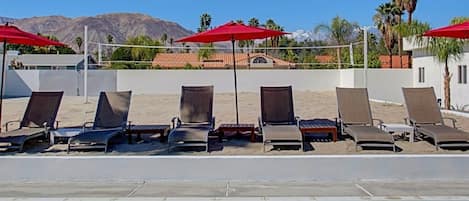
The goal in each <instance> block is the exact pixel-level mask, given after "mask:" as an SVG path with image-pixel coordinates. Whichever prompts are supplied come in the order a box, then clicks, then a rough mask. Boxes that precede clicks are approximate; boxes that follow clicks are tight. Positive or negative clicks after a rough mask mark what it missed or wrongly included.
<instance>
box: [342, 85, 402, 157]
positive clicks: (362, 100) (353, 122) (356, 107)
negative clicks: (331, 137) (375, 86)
mask: <svg viewBox="0 0 469 201" xmlns="http://www.w3.org/2000/svg"><path fill="white" fill-rule="evenodd" d="M336 93H337V106H338V110H339V121H340V124H341V128H342V133H346V134H349V135H350V136H352V137H353V139H354V141H355V148H356V150H358V146H361V147H392V149H393V151H394V152H395V151H396V146H395V144H394V138H393V136H392V135H391V134H389V133H387V132H384V131H382V130H381V129H379V128H377V127H375V126H374V124H373V121H379V122H380V124H382V123H383V121H381V120H379V119H373V117H372V115H371V107H370V102H369V98H368V91H367V89H366V88H339V87H337V88H336Z"/></svg>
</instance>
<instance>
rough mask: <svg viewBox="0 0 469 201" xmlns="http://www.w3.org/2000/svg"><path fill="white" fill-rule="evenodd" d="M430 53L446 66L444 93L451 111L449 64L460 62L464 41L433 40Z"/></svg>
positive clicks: (429, 46)
mask: <svg viewBox="0 0 469 201" xmlns="http://www.w3.org/2000/svg"><path fill="white" fill-rule="evenodd" d="M467 20H469V17H455V18H453V19H452V20H451V24H459V23H462V22H465V21H467ZM428 51H430V52H431V53H433V54H434V55H435V58H436V59H437V60H438V61H439V62H440V63H444V64H445V72H444V74H443V79H444V86H443V88H444V93H445V108H446V109H448V110H449V109H451V86H450V84H451V77H452V73H450V72H449V66H448V62H449V60H450V59H453V60H456V61H457V60H460V59H461V54H462V53H463V51H464V41H463V40H458V39H449V38H432V39H430V41H429V43H428Z"/></svg>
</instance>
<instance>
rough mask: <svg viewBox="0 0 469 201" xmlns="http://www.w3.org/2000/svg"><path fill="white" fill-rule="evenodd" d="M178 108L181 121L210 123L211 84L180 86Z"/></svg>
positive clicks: (211, 105)
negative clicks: (180, 92)
mask: <svg viewBox="0 0 469 201" xmlns="http://www.w3.org/2000/svg"><path fill="white" fill-rule="evenodd" d="M179 109H180V110H179V112H180V119H181V121H182V122H183V123H211V122H212V114H213V86H182V94H181V103H180V108H179Z"/></svg>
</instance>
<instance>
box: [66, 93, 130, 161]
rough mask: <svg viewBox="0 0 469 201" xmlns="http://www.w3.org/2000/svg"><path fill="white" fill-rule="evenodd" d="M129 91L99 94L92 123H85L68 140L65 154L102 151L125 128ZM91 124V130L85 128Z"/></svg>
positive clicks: (105, 150)
mask: <svg viewBox="0 0 469 201" xmlns="http://www.w3.org/2000/svg"><path fill="white" fill-rule="evenodd" d="M131 96H132V92H131V91H122V92H101V93H100V95H99V100H98V108H97V110H96V115H95V119H94V122H86V123H84V125H83V131H82V132H81V133H80V134H78V135H77V136H74V137H71V138H69V140H68V149H67V152H70V150H74V149H104V152H107V150H108V145H109V140H110V139H112V138H113V137H115V136H116V135H119V134H122V133H123V132H124V131H125V129H126V128H127V117H128V114H129V107H130V98H131ZM91 123H92V124H93V126H92V127H91V128H88V127H87V126H88V125H89V124H91Z"/></svg>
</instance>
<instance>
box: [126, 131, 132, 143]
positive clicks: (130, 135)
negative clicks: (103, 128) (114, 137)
mask: <svg viewBox="0 0 469 201" xmlns="http://www.w3.org/2000/svg"><path fill="white" fill-rule="evenodd" d="M127 143H128V144H132V133H131V132H127Z"/></svg>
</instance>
